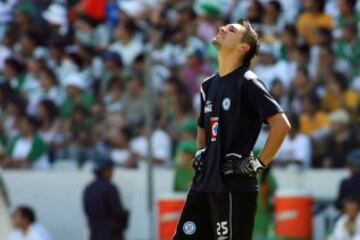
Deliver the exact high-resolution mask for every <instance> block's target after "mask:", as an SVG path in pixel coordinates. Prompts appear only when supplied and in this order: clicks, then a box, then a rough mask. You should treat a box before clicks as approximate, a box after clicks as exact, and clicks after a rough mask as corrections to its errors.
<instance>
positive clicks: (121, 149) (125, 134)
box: [106, 127, 137, 168]
mask: <svg viewBox="0 0 360 240" xmlns="http://www.w3.org/2000/svg"><path fill="white" fill-rule="evenodd" d="M131 137H132V136H131V131H130V129H129V128H126V127H122V128H118V129H116V131H115V133H114V134H108V136H107V138H106V143H107V145H108V146H109V148H110V158H111V160H113V161H114V163H115V164H116V165H117V166H120V167H125V168H135V167H136V166H137V162H136V156H135V154H134V153H132V152H131V150H130V140H131Z"/></svg>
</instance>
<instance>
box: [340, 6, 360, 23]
mask: <svg viewBox="0 0 360 240" xmlns="http://www.w3.org/2000/svg"><path fill="white" fill-rule="evenodd" d="M337 5H338V8H339V15H338V16H337V18H336V25H337V27H342V26H344V24H345V23H352V24H359V22H360V14H359V12H357V11H356V0H338V1H337Z"/></svg>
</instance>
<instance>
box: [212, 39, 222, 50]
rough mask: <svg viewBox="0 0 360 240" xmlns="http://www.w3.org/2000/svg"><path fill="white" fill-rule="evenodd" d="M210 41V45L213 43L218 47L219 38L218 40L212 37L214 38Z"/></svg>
mask: <svg viewBox="0 0 360 240" xmlns="http://www.w3.org/2000/svg"><path fill="white" fill-rule="evenodd" d="M211 43H212V45H214V47H215V48H217V49H218V48H219V47H220V42H219V40H218V39H217V38H216V37H214V38H213V39H212V40H211Z"/></svg>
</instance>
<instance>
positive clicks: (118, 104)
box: [103, 76, 124, 113]
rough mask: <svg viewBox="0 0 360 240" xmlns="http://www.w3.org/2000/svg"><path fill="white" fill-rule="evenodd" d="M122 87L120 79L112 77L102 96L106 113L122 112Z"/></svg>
mask: <svg viewBox="0 0 360 240" xmlns="http://www.w3.org/2000/svg"><path fill="white" fill-rule="evenodd" d="M123 94H124V86H123V83H122V81H121V79H120V78H118V77H115V76H114V77H112V78H111V79H110V80H109V83H108V85H107V88H106V92H104V95H103V102H104V104H105V108H106V110H107V112H108V113H113V112H122V110H123V107H124V105H123Z"/></svg>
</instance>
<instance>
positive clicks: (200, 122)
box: [198, 86, 205, 128]
mask: <svg viewBox="0 0 360 240" xmlns="http://www.w3.org/2000/svg"><path fill="white" fill-rule="evenodd" d="M200 90H201V91H200V92H201V94H200V115H199V117H198V126H199V127H201V128H204V107H205V94H204V92H203V90H202V86H201V89H200Z"/></svg>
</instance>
